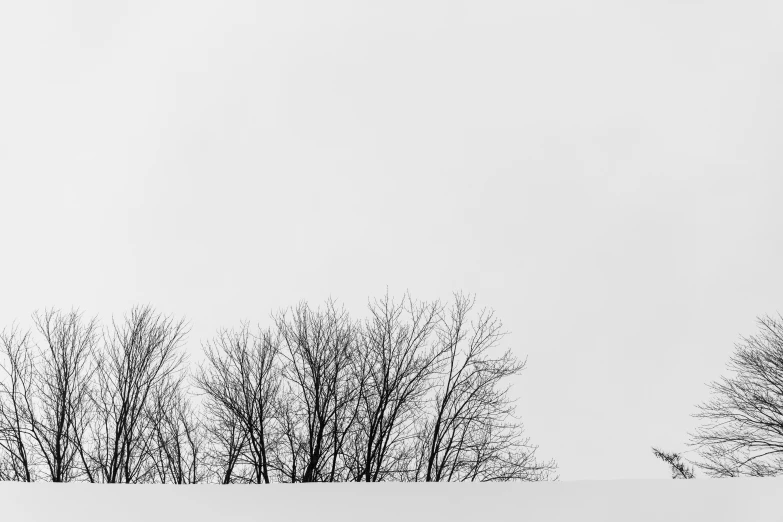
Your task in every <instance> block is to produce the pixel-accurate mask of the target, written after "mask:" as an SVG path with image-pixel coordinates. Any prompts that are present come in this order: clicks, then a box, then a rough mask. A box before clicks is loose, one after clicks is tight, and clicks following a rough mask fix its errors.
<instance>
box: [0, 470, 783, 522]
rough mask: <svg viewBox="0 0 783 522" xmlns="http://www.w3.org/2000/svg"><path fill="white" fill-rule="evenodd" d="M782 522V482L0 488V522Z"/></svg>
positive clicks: (20, 485) (7, 485)
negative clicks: (54, 521) (107, 521)
mask: <svg viewBox="0 0 783 522" xmlns="http://www.w3.org/2000/svg"><path fill="white" fill-rule="evenodd" d="M316 518H317V519H319V520H339V521H341V522H347V521H354V520H355V521H359V520H361V521H362V522H368V521H386V520H388V521H392V520H394V521H397V520H403V521H408V522H413V521H417V520H430V521H432V520H448V521H450V522H451V521H460V520H466V521H467V520H471V521H473V520H530V521H542V522H546V521H558V522H565V521H569V522H570V521H583V520H596V521H599V520H600V521H604V522H614V521H616V522H630V521H635V522H653V521H655V522H659V521H665V522H675V521H694V520H709V521H710V522H717V521H726V522H729V521H731V522H753V521H771V522H783V477H782V478H738V479H702V480H699V479H696V480H618V481H576V482H544V483H484V484H475V483H474V484H466V483H429V484H427V483H380V484H354V483H352V484H346V483H339V484H324V483H321V484H295V485H291V484H271V485H261V486H252V485H231V486H220V485H195V486H175V485H119V484H117V485H108V484H85V483H67V484H51V483H31V484H24V483H12V482H5V483H0V519H2V520H25V521H38V520H47V521H48V520H60V521H62V520H74V521H77V520H78V521H84V522H93V521H94V522H98V521H100V522H104V521H106V520H110V521H112V522H123V521H136V520H143V521H152V520H167V521H168V520H184V521H188V522H200V521H204V522H206V521H210V522H212V521H217V520H248V521H250V520H253V521H257V520H307V519H311V520H312V519H316Z"/></svg>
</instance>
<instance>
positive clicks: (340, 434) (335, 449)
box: [275, 300, 358, 482]
mask: <svg viewBox="0 0 783 522" xmlns="http://www.w3.org/2000/svg"><path fill="white" fill-rule="evenodd" d="M275 322H276V326H277V328H278V331H279V332H280V334H281V335H282V339H283V345H284V346H285V350H283V351H282V352H281V354H282V358H283V376H284V378H285V379H286V383H287V387H286V389H285V390H284V398H285V403H284V405H283V409H282V411H281V419H282V426H283V437H284V440H285V443H284V444H283V445H281V450H283V451H285V450H286V449H287V453H281V454H280V456H279V459H278V466H279V468H280V473H281V475H282V477H281V478H282V480H284V481H287V482H319V481H340V480H345V479H346V478H347V467H346V464H345V460H344V448H345V444H346V440H347V437H348V435H349V433H351V430H352V426H353V425H354V423H355V421H356V416H357V413H358V403H357V398H358V386H357V383H355V382H353V380H352V377H353V376H354V375H355V372H354V371H353V363H354V361H355V360H356V357H355V353H356V349H357V343H356V339H357V327H356V326H355V325H354V324H353V323H352V322H351V320H350V318H349V317H348V314H347V312H345V310H337V309H336V307H335V304H334V302H333V301H331V300H330V301H328V302H327V303H326V307H325V309H324V310H320V309H318V310H312V309H311V308H310V307H309V306H308V305H307V303H304V302H302V303H300V304H299V306H297V307H296V309H293V310H291V317H290V318H289V317H287V314H286V312H282V313H280V314H278V315H277V317H276V318H275Z"/></svg>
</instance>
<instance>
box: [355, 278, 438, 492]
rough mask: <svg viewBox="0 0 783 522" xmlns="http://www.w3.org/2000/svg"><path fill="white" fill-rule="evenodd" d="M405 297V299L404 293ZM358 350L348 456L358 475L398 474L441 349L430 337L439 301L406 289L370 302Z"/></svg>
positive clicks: (372, 477) (364, 477)
mask: <svg viewBox="0 0 783 522" xmlns="http://www.w3.org/2000/svg"><path fill="white" fill-rule="evenodd" d="M406 298H407V299H406ZM369 310H370V315H371V317H370V319H369V320H368V321H366V323H365V326H364V328H363V329H362V332H361V340H360V353H358V354H357V357H356V359H357V364H356V368H357V369H358V376H357V378H356V379H355V381H356V382H360V383H361V385H360V386H359V392H360V395H359V415H358V419H357V424H358V429H357V430H356V432H355V435H354V437H353V441H352V442H353V453H352V459H351V462H352V463H353V464H352V467H353V468H354V469H355V471H354V472H353V478H354V480H357V481H366V482H377V481H382V480H386V479H389V478H391V479H397V480H401V479H402V474H403V473H404V472H405V471H406V468H405V466H406V465H407V461H408V460H409V457H410V455H409V453H410V446H411V444H410V443H411V442H412V439H413V437H414V436H415V430H414V424H415V422H416V420H417V419H418V417H419V416H420V413H421V410H422V408H423V400H424V397H425V396H426V394H427V392H428V391H429V384H430V381H431V378H432V376H433V372H435V371H436V370H437V366H438V364H439V361H440V359H441V358H442V356H443V355H444V353H445V351H444V350H443V349H439V347H437V346H433V345H432V343H430V342H429V341H430V340H431V334H432V332H433V331H434V329H435V327H436V325H437V320H438V313H439V312H440V305H439V303H437V302H436V303H431V304H427V303H417V302H414V301H413V299H412V298H411V296H410V294H408V295H406V296H405V298H403V299H402V300H401V301H400V303H398V304H395V303H394V301H393V300H391V299H390V298H389V295H388V293H387V294H386V295H385V296H384V298H383V299H381V300H376V301H375V302H373V303H370V305H369Z"/></svg>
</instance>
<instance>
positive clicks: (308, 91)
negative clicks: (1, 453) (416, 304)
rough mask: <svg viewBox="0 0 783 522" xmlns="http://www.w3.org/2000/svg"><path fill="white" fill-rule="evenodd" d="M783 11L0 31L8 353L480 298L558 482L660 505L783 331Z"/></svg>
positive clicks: (230, 19) (726, 7)
mask: <svg viewBox="0 0 783 522" xmlns="http://www.w3.org/2000/svg"><path fill="white" fill-rule="evenodd" d="M781 19H783V4H781V3H780V2H773V1H770V2H761V1H747V0H746V1H742V2H740V1H715V0H713V1H710V2H707V1H701V2H700V1H695V0H694V1H678V2H664V1H660V0H655V1H652V0H650V1H636V2H622V1H607V0H595V1H592V2H581V1H576V0H574V1H570V2H569V1H549V2H518V1H507V2H503V1H494V0H481V1H472V2H467V1H463V2H458V1H432V0H426V1H425V0H416V1H403V0H397V1H394V2H366V1H361V2H360V1H356V2H347V1H331V2H318V1H307V2H303V1H298V2H297V1H286V2H266V3H265V2H249V1H228V2H223V1H214V2H204V1H194V0H188V1H182V2H159V1H149V2H145V1H134V2H130V1H127V2H122V1H117V0H113V1H104V0H93V1H86V0H78V1H72V2H62V1H57V2H55V1H51V2H40V1H35V0H26V1H24V2H3V3H2V7H0V67H1V69H0V176H1V178H0V323H2V324H1V325H2V326H7V325H10V324H11V322H12V321H14V320H17V321H19V323H20V324H22V325H24V326H28V325H29V324H30V321H29V314H30V313H31V312H32V311H33V310H35V309H40V308H43V307H48V306H59V307H64V308H69V307H71V306H72V305H73V306H78V307H80V308H81V309H82V310H84V311H85V312H86V313H87V314H89V315H95V314H97V315H99V316H100V317H101V318H103V319H104V320H109V319H110V317H111V315H112V314H115V315H119V314H122V313H123V312H124V311H125V310H127V309H128V307H130V306H131V305H132V304H134V303H151V304H153V305H154V306H156V307H157V308H158V309H159V310H161V311H164V312H167V313H175V314H179V315H184V316H186V317H187V318H188V319H189V320H190V321H191V323H192V331H191V335H190V340H189V344H188V349H189V350H190V351H191V352H192V353H194V354H196V353H198V351H199V349H200V348H199V342H200V340H201V339H204V338H205V337H207V336H210V335H212V333H213V332H214V331H215V329H216V328H218V327H220V326H233V325H236V324H237V323H238V322H239V321H240V320H242V319H249V320H251V321H253V322H258V321H260V322H267V317H268V315H269V312H270V311H272V310H273V309H278V308H280V307H284V306H289V305H293V304H295V303H296V302H297V301H298V300H299V299H303V298H304V299H308V300H309V301H311V302H312V303H314V304H317V303H318V302H321V301H323V299H325V298H326V297H327V296H329V295H332V296H333V297H335V298H337V299H339V300H340V301H341V302H343V303H344V304H345V305H346V307H348V308H349V309H350V310H352V311H355V312H356V314H357V315H360V314H361V312H362V310H363V307H364V306H365V304H366V302H367V298H368V297H371V296H380V295H381V294H383V293H384V292H385V290H386V287H387V285H388V287H389V290H390V292H391V293H392V294H393V295H396V296H400V295H401V294H402V292H404V291H405V290H406V289H407V290H410V291H411V293H412V294H413V296H414V297H417V298H420V299H435V298H441V299H447V298H449V297H450V295H451V292H452V291H454V290H464V291H466V292H471V293H476V294H477V296H478V302H479V305H485V306H489V307H492V308H495V309H496V311H497V313H498V315H499V317H500V318H501V319H503V321H504V323H505V326H506V328H507V329H508V330H510V331H511V332H512V333H511V335H509V336H508V337H507V338H506V342H505V345H506V346H508V347H511V348H513V350H514V351H515V353H516V354H517V355H519V356H520V357H522V358H524V357H526V356H527V357H528V368H527V370H526V371H525V373H524V375H523V377H522V378H521V379H520V380H519V382H518V386H516V388H515V392H516V393H517V394H519V395H520V396H521V399H520V403H519V404H520V409H519V412H520V414H522V416H523V419H524V420H525V422H526V425H527V427H528V434H529V435H530V436H531V437H532V441H533V442H534V443H538V444H539V445H540V450H539V454H540V456H541V457H542V458H550V457H553V458H555V459H556V460H557V461H558V462H559V464H560V475H561V478H562V479H563V480H576V479H606V478H612V479H621V478H666V477H668V475H669V470H668V469H667V467H666V465H665V464H663V463H661V462H659V461H656V460H655V459H654V458H653V456H652V454H651V452H650V446H651V445H659V446H661V447H663V448H664V449H668V450H682V449H684V443H685V442H686V441H687V435H686V433H687V431H688V430H690V429H692V428H693V427H694V426H695V424H694V421H693V420H692V419H691V418H690V417H689V415H690V414H691V413H693V412H694V411H695V409H694V405H695V404H697V403H699V402H701V401H703V400H705V399H706V398H707V397H708V394H707V389H706V387H705V383H706V382H709V381H711V380H713V379H716V378H717V377H718V376H719V375H721V373H724V366H725V363H726V362H727V360H728V357H729V355H730V354H731V352H732V350H733V344H734V343H735V342H736V341H737V340H738V339H739V336H740V335H749V334H752V333H753V332H754V331H755V329H756V325H755V317H756V316H757V315H760V314H765V313H776V312H777V311H778V310H779V309H780V300H779V299H780V296H781V295H782V294H783V279H782V278H781V276H780V273H781V262H782V261H783V248H781V241H782V240H781V236H780V224H781V218H783V211H781V205H780V200H781V189H782V188H783V181H781V172H783V170H782V169H781V168H782V167H783V152H782V151H783V148H782V147H781V143H782V142H781V139H783V111H782V109H783V96H781V95H780V93H781V92H783V33H781V31H780V24H779V22H780V20H781Z"/></svg>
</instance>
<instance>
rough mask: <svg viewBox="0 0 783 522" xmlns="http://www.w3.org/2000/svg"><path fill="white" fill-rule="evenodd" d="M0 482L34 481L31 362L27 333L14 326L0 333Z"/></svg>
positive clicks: (32, 365)
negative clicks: (31, 427) (0, 356)
mask: <svg viewBox="0 0 783 522" xmlns="http://www.w3.org/2000/svg"><path fill="white" fill-rule="evenodd" d="M0 343H2V359H0V368H2V369H3V372H4V375H3V376H2V378H0V451H2V456H0V479H2V480H15V481H22V482H31V481H33V480H34V478H35V470H34V462H33V452H32V444H33V442H32V438H31V434H30V407H29V405H30V404H31V402H32V393H33V367H34V364H33V359H32V349H31V346H30V343H31V341H30V333H29V332H25V333H22V332H20V331H19V328H18V327H17V326H16V325H14V326H12V327H11V328H10V330H9V331H6V330H3V332H2V334H0Z"/></svg>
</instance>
